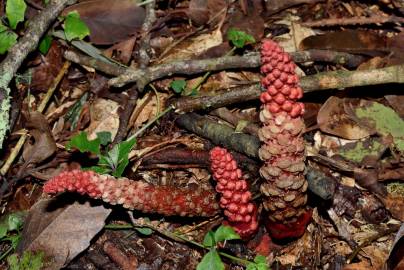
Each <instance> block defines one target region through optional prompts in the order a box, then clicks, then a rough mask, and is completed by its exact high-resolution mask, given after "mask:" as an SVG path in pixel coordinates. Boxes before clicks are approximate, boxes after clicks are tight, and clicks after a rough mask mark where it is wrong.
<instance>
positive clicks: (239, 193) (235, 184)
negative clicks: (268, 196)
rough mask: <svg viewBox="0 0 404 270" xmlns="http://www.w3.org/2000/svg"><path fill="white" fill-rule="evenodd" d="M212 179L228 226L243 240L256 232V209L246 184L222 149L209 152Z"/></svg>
mask: <svg viewBox="0 0 404 270" xmlns="http://www.w3.org/2000/svg"><path fill="white" fill-rule="evenodd" d="M210 160H211V169H212V172H213V178H214V179H215V180H216V181H217V185H216V191H217V192H219V193H220V194H221V198H220V207H221V208H223V209H224V214H225V216H226V217H227V223H228V225H230V226H232V227H233V228H234V230H235V231H236V232H237V233H238V234H239V235H240V236H241V237H242V238H244V239H246V238H248V237H249V236H251V235H252V234H254V233H255V232H256V231H257V228H258V221H257V207H256V206H255V204H254V203H252V200H251V193H250V192H249V191H248V185H247V182H246V181H245V180H244V179H243V178H242V173H241V170H240V169H238V168H237V163H236V161H235V160H234V158H233V156H232V155H231V154H230V153H229V152H228V151H227V150H226V149H224V148H220V147H215V148H213V149H212V150H211V151H210Z"/></svg>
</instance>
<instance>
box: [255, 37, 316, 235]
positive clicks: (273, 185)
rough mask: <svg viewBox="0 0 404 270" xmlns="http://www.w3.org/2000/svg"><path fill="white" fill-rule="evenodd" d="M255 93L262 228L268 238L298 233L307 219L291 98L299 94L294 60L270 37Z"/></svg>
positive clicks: (297, 118) (297, 119) (298, 112)
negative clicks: (259, 90)
mask: <svg viewBox="0 0 404 270" xmlns="http://www.w3.org/2000/svg"><path fill="white" fill-rule="evenodd" d="M261 61H262V66H261V72H262V73H263V75H264V76H265V77H264V78H263V79H262V81H261V83H262V86H263V87H264V88H266V91H265V92H263V93H262V94H261V97H260V100H261V102H262V108H261V113H260V120H261V122H262V128H261V129H260V130H259V134H258V135H259V138H260V140H261V141H262V142H263V144H262V146H261V148H260V149H259V156H260V158H261V160H263V161H264V164H263V166H262V167H261V169H260V174H261V176H262V177H263V178H264V179H265V180H266V181H265V183H263V184H262V185H261V192H262V193H263V194H264V195H265V196H266V198H265V199H264V203H263V205H264V208H265V209H266V210H267V212H268V221H267V228H268V230H269V231H270V233H271V235H272V237H273V238H293V237H299V236H301V235H302V234H303V233H304V231H305V229H306V226H307V224H308V222H309V221H310V218H311V212H309V211H307V210H306V207H305V205H306V200H307V195H306V189H307V181H306V179H305V177H304V169H305V164H304V160H305V153H304V151H305V147H304V141H303V138H302V136H301V133H302V131H303V129H304V122H303V119H302V115H303V112H304V106H303V104H302V103H300V102H298V101H297V100H298V99H300V98H301V97H302V96H303V91H302V89H301V88H300V86H299V78H298V76H297V75H296V74H295V67H296V66H295V64H294V63H293V61H292V60H291V57H290V56H289V54H287V53H286V52H284V51H283V49H282V48H281V47H280V46H279V45H278V44H277V43H276V42H274V41H272V40H265V41H264V42H263V43H262V47H261Z"/></svg>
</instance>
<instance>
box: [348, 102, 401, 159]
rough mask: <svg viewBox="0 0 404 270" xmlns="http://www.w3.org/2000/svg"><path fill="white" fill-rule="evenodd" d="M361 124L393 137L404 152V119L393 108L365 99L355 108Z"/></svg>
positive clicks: (396, 145)
mask: <svg viewBox="0 0 404 270" xmlns="http://www.w3.org/2000/svg"><path fill="white" fill-rule="evenodd" d="M354 113H355V115H356V117H357V118H358V119H359V120H360V122H359V124H361V125H365V126H367V127H369V128H371V129H374V130H376V131H377V133H379V134H381V135H383V136H387V135H391V136H392V137H393V141H394V145H395V147H396V148H397V149H398V150H399V151H400V152H404V128H403V127H404V120H403V119H402V118H401V117H400V116H399V115H398V114H397V113H396V112H395V111H394V110H393V109H391V108H389V107H386V106H384V105H383V104H380V103H377V102H374V101H365V102H363V103H362V106H361V107H359V108H356V109H355V112H354Z"/></svg>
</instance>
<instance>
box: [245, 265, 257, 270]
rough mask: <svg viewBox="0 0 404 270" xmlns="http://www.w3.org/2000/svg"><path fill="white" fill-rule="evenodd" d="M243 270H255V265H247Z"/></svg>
mask: <svg viewBox="0 0 404 270" xmlns="http://www.w3.org/2000/svg"><path fill="white" fill-rule="evenodd" d="M245 270H257V265H256V264H255V263H249V264H247V267H246V268H245Z"/></svg>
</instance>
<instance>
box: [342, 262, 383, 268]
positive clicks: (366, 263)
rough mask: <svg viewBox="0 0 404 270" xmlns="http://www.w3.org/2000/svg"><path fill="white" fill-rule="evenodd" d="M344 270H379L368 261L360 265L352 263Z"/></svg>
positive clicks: (359, 263)
mask: <svg viewBox="0 0 404 270" xmlns="http://www.w3.org/2000/svg"><path fill="white" fill-rule="evenodd" d="M342 270H378V269H377V268H374V267H373V266H372V265H371V264H370V263H368V262H367V261H361V262H358V263H351V264H348V265H346V266H344V268H343V269H342Z"/></svg>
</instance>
